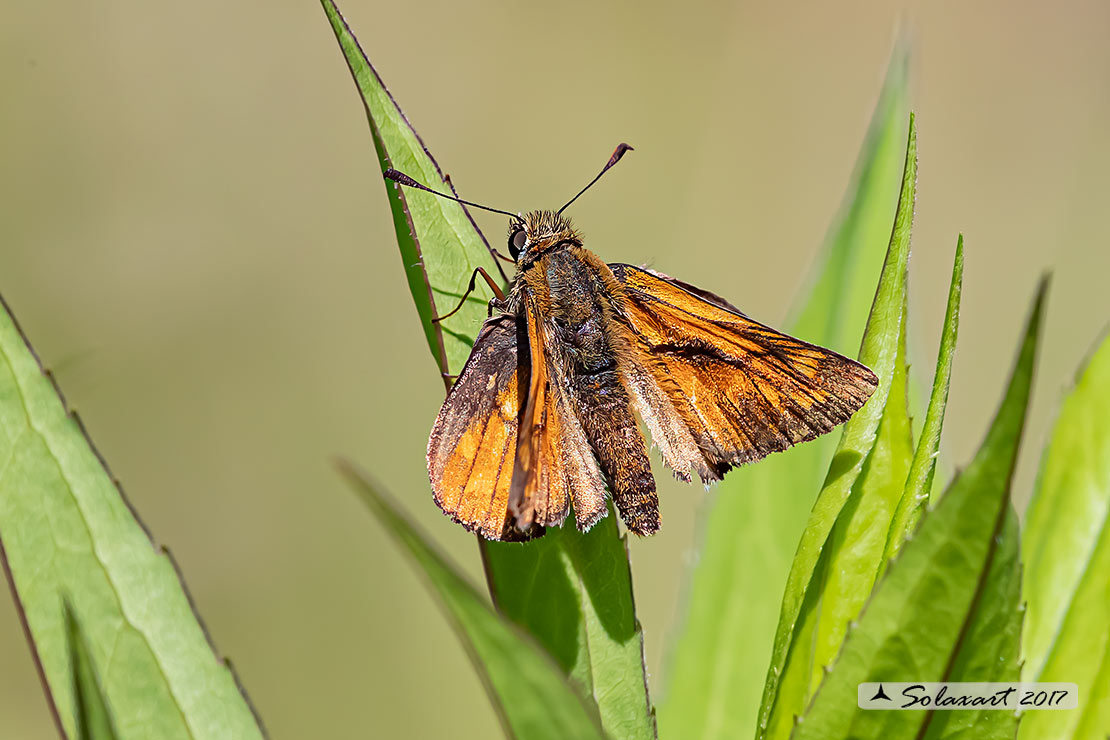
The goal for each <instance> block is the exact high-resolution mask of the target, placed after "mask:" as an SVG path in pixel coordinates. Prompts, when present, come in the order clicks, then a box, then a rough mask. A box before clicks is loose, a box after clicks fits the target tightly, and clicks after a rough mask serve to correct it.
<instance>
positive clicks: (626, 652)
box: [323, 0, 655, 738]
mask: <svg viewBox="0 0 1110 740" xmlns="http://www.w3.org/2000/svg"><path fill="white" fill-rule="evenodd" d="M323 6H324V10H325V12H326V14H327V16H328V19H329V20H330V21H331V24H332V28H333V30H334V31H335V34H336V38H337V39H338V40H339V43H340V46H341V48H342V49H343V52H344V55H345V57H346V59H347V63H348V65H349V66H350V68H351V72H352V75H353V76H354V78H355V82H356V84H357V85H358V88H359V91H360V93H361V94H362V97H363V101H364V103H365V105H366V110H367V116H368V118H369V120H370V129H371V133H372V134H373V137H374V142H375V147H376V148H377V151H378V156H379V159H380V163H381V166H382V168H383V169H384V168H385V167H388V166H392V167H395V168H397V169H401V170H403V171H405V172H406V173H407V174H409V175H412V176H414V177H416V178H417V179H421V178H422V179H423V181H424V182H425V183H431V184H438V183H439V182H441V181H442V176H441V174H440V170H439V167H438V165H437V164H436V163H435V160H434V159H432V157H431V154H430V153H429V152H428V150H427V148H426V147H424V145H423V143H422V141H421V140H420V138H419V136H417V134H416V132H415V130H414V129H413V128H412V126H411V125H409V123H408V120H407V119H406V118H405V116H404V114H403V113H402V112H401V110H400V108H399V107H398V106H397V104H396V102H395V101H394V100H393V98H392V97H391V96H390V95H389V93H388V92H387V91H386V89H385V86H384V84H383V83H382V81H381V79H380V77H378V75H377V72H375V70H374V68H373V67H372V66H371V65H370V62H369V60H368V59H367V57H366V55H365V54H364V53H363V51H362V50H361V48H360V47H359V45H358V42H357V40H356V39H355V37H354V35H353V34H352V33H351V31H350V29H349V28H348V27H347V25H346V22H345V21H344V20H343V17H342V16H341V15H340V13H339V11H338V10H337V9H336V7H335V5H334V3H332V2H331V0H323ZM386 191H387V193H388V194H389V198H390V204H391V206H392V208H393V214H394V221H395V226H396V231H397V239H398V244H399V245H400V247H401V252H402V258H403V259H404V260H405V265H406V270H407V271H408V272H409V283H410V287H411V288H412V292H413V298H414V300H415V301H416V303H417V308H418V310H419V312H420V316H421V320H422V322H423V324H424V328H425V332H426V333H427V334H428V336H429V344H430V346H432V350H433V354H435V355H436V357H437V361H439V362H440V366H441V368H443V369H444V371H445V372H448V371H449V372H451V373H457V372H458V371H459V369H460V368H461V367H462V364H463V363H464V362H465V360H466V357H467V355H468V354H469V351H470V347H471V346H472V344H473V341H474V336H475V335H476V334H477V331H478V328H479V326H480V324H481V320H482V319H484V318H485V315H486V309H485V305H484V302H483V301H479V300H477V299H475V298H472V299H471V301H470V302H469V303H468V304H467V305H466V306H464V309H463V310H462V311H460V312H459V313H458V314H456V315H455V316H453V317H451V318H450V319H449V320H447V321H445V322H440V323H437V324H433V323H432V322H431V318H432V317H433V316H434V315H438V314H440V313H447V312H448V311H450V310H451V309H452V308H453V307H454V305H455V302H456V301H457V300H458V297H459V296H461V295H462V293H463V291H464V289H465V286H466V283H467V281H468V279H469V277H470V275H471V272H472V270H473V268H474V267H477V266H479V265H481V266H485V267H486V268H487V270H489V271H490V273H491V274H493V268H494V261H492V260H491V259H490V253H489V251H488V248H487V247H486V245H485V241H484V238H483V237H482V235H481V234H480V232H479V231H478V230H477V228H476V227H475V226H474V224H473V222H472V221H470V220H469V217H468V215H467V214H466V212H465V211H464V209H463V208H462V207H461V206H459V205H458V204H456V203H453V202H451V201H447V200H443V199H441V198H436V197H435V196H432V195H428V194H426V193H420V192H417V191H413V190H411V189H410V190H405V191H404V192H402V191H400V190H398V189H397V188H395V187H394V186H393V185H392V184H390V185H387V188H386ZM421 265H423V267H424V268H425V269H423V270H421V269H419V268H420V266H421ZM497 269H500V266H499V265H498V266H497ZM479 284H481V283H479ZM429 290H430V294H431V295H432V296H434V297H435V299H436V303H435V306H432V305H431V304H430V303H428V299H427V297H428V295H429ZM443 297H447V298H451V299H452V300H450V301H448V302H446V303H445V302H443V301H442V300H441V298H443ZM440 329H442V330H443V333H444V335H443V337H442V342H443V352H445V354H441V353H440V351H439V350H438V349H437V347H438V345H437V342H439V341H441V340H440V338H438V335H437V332H438V331H439V330H440ZM448 368H449V370H448ZM481 546H482V552H483V559H484V560H485V564H486V574H487V578H488V580H489V585H490V591H491V593H492V594H494V597H495V598H498V595H499V594H501V595H507V596H506V597H505V598H504V599H503V600H501V599H499V600H498V605H499V607H500V608H501V609H502V610H503V612H504V613H505V614H507V615H508V616H509V617H510V618H511V619H513V620H514V621H516V622H517V623H518V624H520V625H521V626H523V627H525V628H526V629H527V630H529V631H530V632H532V634H533V635H534V636H535V637H536V638H537V639H538V640H539V642H540V644H542V645H543V646H544V647H546V648H547V649H548V650H549V651H550V652H551V653H552V654H553V655H554V656H555V657H556V659H557V660H558V662H559V663H560V665H561V666H562V667H563V669H564V670H566V671H567V672H568V675H569V676H570V677H571V678H572V679H573V680H574V681H575V683H576V685H577V686H578V687H579V688H580V689H582V690H583V691H584V692H585V693H586V694H587V695H590V696H592V697H593V698H594V699H595V700H596V701H597V702H598V706H599V710H600V713H601V718H602V721H603V723H604V726H605V728H606V729H607V730H608V731H610V732H611V733H613V734H614V735H615V736H618V737H635V738H650V737H654V735H655V723H654V718H653V716H652V713H651V711H650V704H649V701H648V697H647V689H646V678H645V670H644V665H643V635H642V633H641V631H640V629H639V625H638V623H637V622H636V619H635V609H634V606H633V602H632V589H631V575H630V572H629V565H628V554H627V551H626V550H625V547H624V544H623V543H622V542H621V540H620V539H619V536H618V534H617V529H616V524H615V520H613V519H612V518H610V519H609V520H608V521H606V522H604V523H602V524H601V525H599V526H597V527H595V528H594V530H593V531H592V532H590V533H589V534H588V535H581V534H579V533H578V532H577V531H574V528H573V527H569V528H567V529H566V531H560V532H555V531H553V532H550V533H548V535H547V536H546V537H544V538H543V539H541V540H540V541H538V542H534V543H529V544H526V545H506V546H500V545H497V544H491V543H487V542H485V541H482V544H481ZM550 579H554V581H553V582H555V583H559V584H563V585H566V586H567V589H569V592H573V594H576V596H574V598H568V599H566V600H551V599H546V598H545V597H544V596H543V594H544V589H545V587H546V584H547V583H548V581H549V580H550ZM520 584H534V585H535V591H534V592H533V591H532V588H531V586H529V587H528V592H529V593H535V594H536V595H537V598H536V600H535V603H533V602H531V601H527V602H525V601H520V600H514V598H513V597H514V595H515V594H516V593H517V592H518V591H519V589H520V588H521V585H520ZM560 593H563V592H561V591H560ZM539 603H542V604H543V605H544V608H543V609H542V611H541V610H538V609H537V608H536V604H539ZM572 652H573V654H574V658H573V659H571V658H568V657H567V655H569V654H570V653H572ZM637 677H638V678H637Z"/></svg>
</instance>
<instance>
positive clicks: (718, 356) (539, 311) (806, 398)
mask: <svg viewBox="0 0 1110 740" xmlns="http://www.w3.org/2000/svg"><path fill="white" fill-rule="evenodd" d="M630 149H631V147H629V146H628V145H627V144H621V145H620V146H618V147H617V149H616V150H615V151H614V152H613V155H612V156H611V157H610V158H609V161H608V162H607V163H606V165H605V167H604V168H603V169H602V170H601V172H600V173H599V174H598V175H597V177H595V178H594V179H593V180H591V181H590V183H589V184H588V185H587V186H586V187H585V188H583V189H582V190H581V191H579V193H578V195H576V196H574V198H572V199H571V200H570V202H568V203H567V204H566V205H564V206H563V207H562V208H560V209H559V210H558V211H533V212H530V213H524V214H513V213H510V212H508V211H501V210H498V209H493V208H488V207H486V206H480V205H478V204H476V203H471V202H469V201H463V200H461V199H458V198H455V197H453V196H450V195H447V194H444V193H440V192H438V191H436V190H432V189H431V188H429V187H427V186H425V185H422V184H421V183H418V182H416V181H415V180H413V179H412V178H410V177H408V176H407V175H404V174H402V173H400V172H397V171H396V170H392V169H389V170H387V171H386V172H385V176H386V177H387V178H388V179H391V180H393V181H395V182H397V183H398V184H401V185H406V186H409V187H416V188H419V189H421V190H426V191H428V192H432V193H435V194H437V195H441V196H443V197H445V198H450V199H452V200H457V201H459V202H461V203H463V204H464V205H470V206H475V207H477V208H482V209H485V210H489V211H494V212H496V213H501V214H504V215H508V216H509V231H508V240H507V248H508V251H509V255H510V256H509V257H505V256H504V255H500V254H499V253H498V255H499V256H500V257H501V258H502V259H506V260H511V261H513V262H515V265H516V274H515V277H514V279H513V282H512V285H511V287H510V289H509V290H508V292H507V293H505V292H503V291H502V290H501V289H500V288H499V286H498V285H497V284H496V283H495V282H494V281H493V280H492V279H491V278H490V277H489V275H488V274H487V273H486V272H485V270H483V269H482V268H478V269H477V270H475V272H474V274H473V275H472V276H471V280H470V285H469V287H468V289H467V295H469V293H470V292H472V291H473V289H474V286H475V280H476V278H477V277H478V275H479V274H481V275H482V276H484V277H485V279H486V281H487V282H488V283H489V285H490V287H491V289H492V290H493V292H494V294H495V297H494V298H493V299H492V300H491V301H490V302H489V318H488V319H487V320H486V322H485V323H484V324H483V325H482V328H481V330H480V331H479V332H478V335H477V338H476V339H475V341H474V346H473V348H472V350H471V353H470V357H469V358H468V359H467V361H466V363H465V365H464V366H463V369H462V371H461V373H460V374H459V376H458V378H457V380H456V381H455V383H454V384H453V385H452V387H451V389H450V391H449V392H448V395H447V399H446V401H444V403H443V406H442V408H441V409H440V411H439V415H438V416H437V417H436V420H435V424H434V426H433V427H432V432H431V436H430V438H429V440H428V475H429V478H430V480H431V484H432V491H433V495H434V499H435V502H436V504H437V505H438V506H439V507H440V508H441V509H442V510H443V511H444V512H445V513H446V514H447V515H448V516H450V517H451V518H452V519H453V520H455V521H456V522H458V523H459V524H461V525H462V526H463V527H465V528H466V529H468V530H471V531H474V532H477V533H478V534H480V535H481V536H483V537H485V538H487V539H490V540H526V539H530V538H533V537H537V536H540V535H542V534H543V532H544V529H545V528H546V527H549V526H558V525H561V524H562V523H563V521H564V520H565V519H566V517H567V516H568V515H569V514H570V513H571V511H573V514H574V519H575V522H576V524H577V526H578V528H579V529H580V530H582V531H585V530H588V529H589V528H590V527H592V526H593V525H594V524H595V523H597V521H598V520H599V519H601V518H602V517H603V516H605V514H606V513H607V511H608V505H607V502H606V492H608V494H609V496H611V497H612V500H613V503H614V504H615V506H616V509H617V511H618V512H619V514H620V517H621V519H622V520H623V521H624V523H625V525H626V527H627V528H628V529H629V531H631V532H634V533H636V534H638V535H650V534H653V533H655V532H656V531H658V529H659V526H660V521H659V499H658V495H657V493H656V487H655V478H654V476H653V475H652V472H651V464H650V460H649V457H648V450H647V445H646V442H645V439H644V435H643V434H642V433H641V431H640V424H639V421H638V419H639V420H642V421H643V424H644V425H645V426H646V427H647V430H648V432H649V433H650V434H651V438H652V441H653V442H654V444H655V445H656V446H657V447H658V449H659V452H660V454H661V456H662V458H663V462H664V463H665V464H666V465H667V466H668V467H669V468H670V469H671V470H672V471H673V472H674V474H675V476H676V477H678V478H679V479H681V480H684V481H687V482H689V481H690V480H691V479H692V478H693V477H694V476H695V475H696V476H697V477H698V478H700V479H701V480H702V481H703V482H705V483H707V484H708V483H710V482H713V481H718V480H720V479H721V478H722V476H724V474H725V473H726V472H727V471H728V470H730V469H731V468H734V467H736V466H738V465H743V464H745V463H749V462H754V461H756V460H759V459H760V458H762V457H765V456H766V455H768V454H770V453H772V452H779V451H781V450H785V449H787V448H788V447H791V446H792V445H796V444H799V443H801V442H806V441H809V440H812V439H814V438H816V437H818V436H820V435H822V434H825V433H826V432H829V431H831V430H832V429H833V428H834V427H836V426H837V425H839V424H841V423H843V422H845V421H847V420H848V418H849V417H851V416H852V414H854V413H855V412H856V411H857V410H858V409H859V408H860V407H862V406H863V404H864V403H865V402H866V401H867V399H868V398H869V397H870V396H871V394H872V393H873V392H874V390H875V388H876V387H877V385H878V378H877V377H876V376H875V374H874V373H873V372H871V370H869V369H868V368H867V367H865V366H863V365H861V364H860V363H858V362H855V361H854V360H850V359H848V358H846V357H843V356H841V355H839V354H837V353H835V352H832V351H830V350H827V349H824V348H822V347H818V346H816V345H813V344H809V343H808V342H804V341H802V340H800V339H795V338H794V337H791V336H789V335H787V334H784V333H782V332H780V331H777V330H775V329H772V328H771V327H769V326H766V325H764V324H761V323H759V322H757V321H754V320H753V319H750V318H748V317H747V316H745V315H744V314H743V313H742V312H741V311H740V310H739V309H737V308H736V307H735V306H733V305H732V304H730V303H729V302H727V301H725V300H724V299H722V298H720V297H719V296H717V295H714V294H713V293H709V292H707V291H704V290H701V289H699V288H696V287H694V286H692V285H690V284H688V283H684V282H682V281H680V280H676V279H674V278H671V277H668V276H667V275H664V274H662V273H659V272H655V271H653V270H649V269H646V268H643V267H635V266H633V265H627V264H607V263H605V262H603V261H602V260H601V259H600V258H598V257H597V256H596V255H594V254H593V253H592V252H590V251H589V250H588V249H586V247H585V246H584V245H583V239H582V236H581V234H580V233H579V232H578V231H577V230H576V229H575V228H574V227H573V226H572V225H571V222H570V221H569V220H568V219H567V218H566V217H564V216H563V215H562V214H563V211H565V210H566V208H567V207H568V206H569V205H570V204H571V203H573V202H574V201H575V200H577V199H578V197H579V196H581V195H582V194H583V193H584V192H586V190H588V189H589V188H590V187H591V186H592V185H593V184H594V183H596V182H597V181H598V179H600V178H601V176H602V175H603V174H604V173H605V172H606V171H607V170H608V169H609V168H610V167H612V166H613V165H614V164H616V163H617V161H618V160H620V158H621V157H622V156H623V155H624V154H625V152H627V151H629V150H630ZM465 298H466V296H465V295H464V298H463V300H465ZM459 305H460V306H461V305H462V303H461V302H460V304H459ZM455 310H458V309H455ZM451 313H454V312H453V311H452V312H451ZM449 315H450V314H445V315H444V316H441V317H439V319H437V320H442V319H443V318H446V317H447V316H449Z"/></svg>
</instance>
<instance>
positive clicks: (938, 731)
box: [924, 505, 1022, 740]
mask: <svg viewBox="0 0 1110 740" xmlns="http://www.w3.org/2000/svg"><path fill="white" fill-rule="evenodd" d="M1019 538H1020V535H1019V533H1018V522H1017V514H1016V513H1014V507H1013V506H1010V505H1008V506H1007V507H1006V520H1005V521H1004V522H1003V523H1002V532H1001V535H1000V539H999V541H998V543H997V548H996V549H995V552H994V555H993V558H992V559H991V562H990V571H989V572H988V573H987V578H986V581H985V582H984V583H983V593H982V594H981V595H980V596H978V597H976V600H975V605H974V607H973V609H974V611H973V613H972V615H971V618H970V619H969V620H968V627H967V636H966V637H964V638H963V639H962V640H961V641H960V647H959V651H958V652H957V653H956V656H955V660H953V663H952V670H951V671H949V673H948V675H947V676H946V677H945V680H946V681H984V682H1017V681H1020V680H1021V678H1020V676H1021V662H1020V657H1019V653H1020V648H1021V622H1022V609H1021V561H1020V557H1019V553H1018V540H1019ZM1017 725H1018V721H1017V715H1016V714H1015V713H1014V712H1002V711H998V710H974V709H967V710H962V709H961V710H950V711H943V712H933V715H932V717H930V721H929V725H928V731H927V732H926V733H925V736H924V740H948V739H949V738H953V739H955V738H960V739H961V740H963V739H964V738H975V740H1013V738H1014V735H1015V733H1017Z"/></svg>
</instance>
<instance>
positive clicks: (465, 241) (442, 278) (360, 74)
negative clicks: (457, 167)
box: [321, 0, 508, 375]
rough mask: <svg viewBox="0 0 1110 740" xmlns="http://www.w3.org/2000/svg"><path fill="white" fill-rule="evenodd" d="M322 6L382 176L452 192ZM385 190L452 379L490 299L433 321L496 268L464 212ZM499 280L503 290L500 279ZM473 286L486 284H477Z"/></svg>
mask: <svg viewBox="0 0 1110 740" xmlns="http://www.w3.org/2000/svg"><path fill="white" fill-rule="evenodd" d="M321 4H322V5H323V7H324V12H325V13H326V14H327V17H328V20H329V21H330V22H331V27H332V30H333V31H334V32H335V38H336V40H337V41H339V46H340V48H341V49H342V50H343V56H344V57H345V58H346V60H347V66H348V68H349V69H350V70H351V76H352V77H353V78H354V81H355V85H356V86H358V91H359V94H360V95H361V96H362V102H363V105H364V106H365V108H366V117H367V119H368V120H369V122H370V133H371V135H372V136H373V139H374V149H375V151H377V154H378V161H379V163H380V164H381V167H382V171H383V172H384V171H385V170H386V168H388V167H393V168H395V169H397V170H400V171H401V172H404V173H405V174H406V175H409V176H410V177H412V178H414V179H415V180H417V181H419V182H421V183H423V184H425V185H428V186H430V187H433V188H439V189H441V190H442V189H444V186H446V188H450V189H451V192H454V189H453V188H452V187H451V184H450V182H449V181H448V179H447V178H446V177H444V175H443V172H442V170H440V168H439V165H438V164H437V163H436V161H435V160H434V159H433V158H432V155H431V153H430V152H429V151H428V149H427V147H425V146H424V142H423V140H421V138H420V136H418V135H417V133H416V130H415V129H413V127H412V126H411V125H410V124H409V122H408V119H407V118H405V115H404V113H402V112H401V109H400V107H398V105H397V103H396V101H394V99H393V96H392V95H390V93H389V91H388V90H387V89H386V87H385V84H384V83H383V82H382V79H381V77H379V76H378V73H377V70H375V69H374V67H373V66H372V65H371V64H370V60H369V59H368V58H367V57H366V54H365V53H364V52H363V51H362V48H361V47H360V46H359V43H358V39H356V38H355V36H354V34H353V33H351V29H350V28H348V26H347V22H346V21H345V20H344V19H343V16H342V15H341V14H340V13H339V9H338V8H336V6H335V3H333V2H332V1H331V0H322V3H321ZM383 182H384V183H385V190H386V195H387V196H388V197H389V207H390V209H391V210H392V212H393V225H394V228H395V230H396V232H397V244H398V246H400V248H401V260H402V262H403V264H404V269H405V276H406V277H407V279H408V284H409V290H410V292H411V293H412V298H413V301H414V302H415V303H416V310H417V313H418V314H419V315H420V324H421V326H422V327H423V329H424V334H425V337H426V338H427V340H428V348H429V349H431V351H432V356H433V357H434V358H435V360H436V363H437V364H438V365H439V367H440V370H441V371H442V372H443V373H444V374H451V375H457V374H458V372H459V371H460V370H461V369H462V366H463V364H464V363H465V362H466V358H467V357H468V356H469V355H470V348H471V347H472V346H473V344H474V337H475V336H476V335H477V333H478V329H479V328H480V327H481V324H482V321H483V320H484V319H485V318H486V303H487V302H488V300H489V298H490V297H491V296H488V295H487V296H486V297H485V298H484V299H483V298H481V297H480V295H479V293H478V292H477V291H476V292H474V293H472V294H471V295H470V298H469V299H468V300H467V301H466V303H465V304H464V305H463V307H462V309H461V310H460V311H459V312H458V313H456V314H454V315H453V316H451V317H450V318H448V319H446V320H444V321H441V322H439V323H433V322H432V319H433V318H434V317H436V316H440V315H444V314H447V313H448V312H450V311H451V310H452V309H453V308H455V306H456V305H457V304H458V302H459V300H460V299H461V298H462V296H463V294H464V293H465V292H466V288H467V283H468V282H469V281H470V276H471V275H472V274H473V272H474V269H475V268H477V267H484V268H486V270H487V271H488V272H489V274H490V275H496V274H497V273H498V272H500V271H501V266H500V264H497V260H495V259H494V258H493V257H492V254H491V252H490V249H489V246H488V244H486V241H485V238H484V237H483V236H482V234H481V232H479V231H478V229H477V227H476V226H475V225H474V222H473V221H472V220H471V218H470V214H469V213H468V212H467V211H466V209H465V208H464V207H463V206H462V205H460V204H459V203H456V202H454V201H451V200H447V199H446V198H440V197H439V196H436V195H432V194H431V193H425V192H422V191H419V190H416V189H414V188H402V187H401V186H400V185H397V184H396V183H393V182H388V181H385V180H384V179H383ZM501 277H502V279H503V280H505V281H506V282H508V281H507V279H506V278H505V274H504V272H501ZM478 285H483V283H482V282H481V281H479V282H478Z"/></svg>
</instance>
